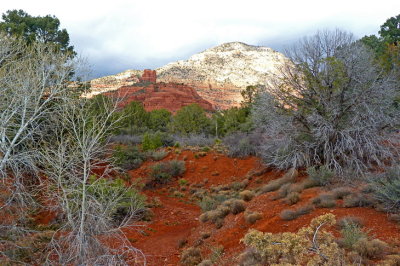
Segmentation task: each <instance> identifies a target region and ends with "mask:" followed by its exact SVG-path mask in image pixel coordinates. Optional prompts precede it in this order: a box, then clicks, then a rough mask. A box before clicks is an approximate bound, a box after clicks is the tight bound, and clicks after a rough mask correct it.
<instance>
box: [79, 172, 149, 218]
mask: <svg viewBox="0 0 400 266" xmlns="http://www.w3.org/2000/svg"><path fill="white" fill-rule="evenodd" d="M87 192H88V194H90V195H91V197H94V198H96V200H97V201H98V202H101V203H103V205H102V206H109V204H108V202H117V204H115V205H112V206H113V209H107V211H108V212H110V213H111V216H112V217H113V220H114V221H115V222H117V223H118V222H121V221H123V220H124V219H125V217H127V216H130V215H133V214H134V213H136V214H139V213H144V211H145V210H146V208H145V202H146V197H145V196H143V195H142V194H140V193H139V192H138V191H137V190H136V189H134V188H132V187H127V186H126V185H125V182H124V181H123V180H122V179H119V178H117V179H113V180H110V179H106V178H96V176H94V175H93V176H91V177H90V179H89V186H88V190H87Z"/></svg>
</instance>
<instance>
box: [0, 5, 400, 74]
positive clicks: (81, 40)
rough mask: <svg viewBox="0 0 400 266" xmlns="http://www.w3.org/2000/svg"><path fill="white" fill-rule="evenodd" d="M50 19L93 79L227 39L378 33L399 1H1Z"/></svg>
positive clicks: (287, 40) (274, 43)
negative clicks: (86, 63)
mask: <svg viewBox="0 0 400 266" xmlns="http://www.w3.org/2000/svg"><path fill="white" fill-rule="evenodd" d="M9 9H23V10H24V11H26V12H27V13H28V14H30V15H33V16H38V15H40V16H44V15H48V14H50V15H55V16H56V17H58V18H59V19H60V21H61V27H62V28H66V29H67V31H68V33H69V35H70V38H71V44H72V45H74V47H75V50H76V51H77V52H78V53H79V54H80V55H81V56H83V57H85V58H87V60H88V61H89V63H90V65H91V69H92V76H93V77H98V76H104V75H110V74H116V73H119V72H121V71H123V70H126V69H145V68H157V67H160V66H163V65H165V64H167V63H169V62H173V61H176V60H180V59H187V58H188V57H189V56H190V55H192V54H194V53H197V52H201V51H203V50H205V49H207V48H210V47H213V46H216V45H219V44H222V43H224V42H231V41H241V42H245V43H247V44H252V45H263V46H268V47H271V48H274V49H276V50H278V51H282V48H284V47H285V46H288V45H291V44H293V43H294V42H295V41H296V40H297V39H298V38H300V37H302V36H304V35H308V34H312V33H314V32H315V31H317V30H318V29H324V28H341V29H345V30H348V31H351V32H353V33H354V34H355V35H356V36H357V37H362V36H364V35H370V34H377V33H378V30H379V26H380V25H382V24H383V23H384V22H385V21H386V19H388V18H389V17H393V16H396V15H398V14H400V0H381V1H377V0H374V1H369V0H364V1H360V0H356V1H354V0H336V1H333V0H330V1H324V0H275V1H270V0H242V1H236V0H201V1H191V0H153V1H152V0H139V1H138V0H130V1H129V0H108V1H103V0H95V1H93V0H79V1H78V0H63V1H58V0H0V12H1V13H4V12H5V11H6V10H9Z"/></svg>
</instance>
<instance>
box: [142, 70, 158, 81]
mask: <svg viewBox="0 0 400 266" xmlns="http://www.w3.org/2000/svg"><path fill="white" fill-rule="evenodd" d="M140 80H141V81H147V82H151V83H156V80H157V74H156V71H155V70H151V69H145V70H144V71H143V75H142V77H141V79H140Z"/></svg>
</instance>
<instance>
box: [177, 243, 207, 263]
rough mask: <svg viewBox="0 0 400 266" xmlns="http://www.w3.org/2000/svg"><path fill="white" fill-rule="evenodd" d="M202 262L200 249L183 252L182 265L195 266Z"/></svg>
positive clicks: (189, 249)
mask: <svg viewBox="0 0 400 266" xmlns="http://www.w3.org/2000/svg"><path fill="white" fill-rule="evenodd" d="M201 261H202V256H201V252H200V249H198V248H193V247H191V248H188V249H185V250H184V251H183V252H182V255H181V264H182V265H185V266H195V265H198V264H199V263H200V262H201Z"/></svg>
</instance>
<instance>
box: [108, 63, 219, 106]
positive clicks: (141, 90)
mask: <svg viewBox="0 0 400 266" xmlns="http://www.w3.org/2000/svg"><path fill="white" fill-rule="evenodd" d="M138 79H139V82H138V83H135V84H134V85H132V86H123V87H121V88H118V89H117V90H116V91H113V92H107V93H105V95H108V96H117V97H119V98H121V99H123V101H122V102H121V104H120V107H121V108H122V107H124V106H125V105H127V104H129V103H130V102H132V101H137V102H141V103H142V104H143V106H144V108H145V110H146V111H152V110H155V109H162V108H163V109H167V110H168V111H170V112H172V113H175V112H176V111H177V110H179V109H180V108H182V107H183V106H186V105H190V104H193V103H196V104H198V105H200V106H201V107H202V108H203V109H205V110H207V111H212V110H214V108H213V106H212V104H211V103H209V102H208V101H206V100H204V99H203V98H201V97H200V96H199V94H198V93H197V92H196V90H194V89H193V88H192V87H190V86H187V85H184V84H178V83H173V82H168V83H164V82H160V83H157V74H156V71H154V70H149V69H146V70H145V71H144V72H143V74H142V76H141V77H139V78H138Z"/></svg>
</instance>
